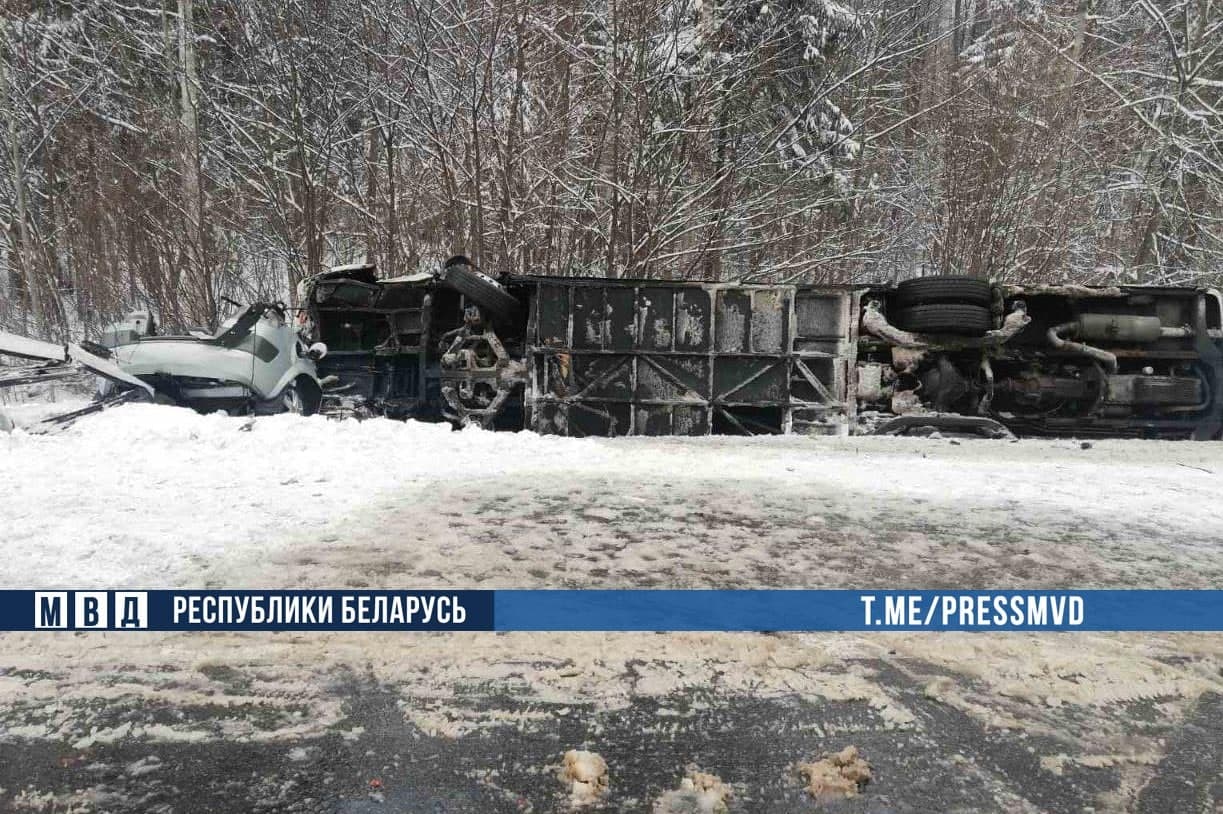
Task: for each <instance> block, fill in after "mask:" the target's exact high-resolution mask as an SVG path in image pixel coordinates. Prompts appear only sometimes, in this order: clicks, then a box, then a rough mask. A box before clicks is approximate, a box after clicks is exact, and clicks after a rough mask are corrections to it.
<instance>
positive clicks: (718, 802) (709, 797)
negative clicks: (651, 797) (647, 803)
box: [654, 765, 734, 814]
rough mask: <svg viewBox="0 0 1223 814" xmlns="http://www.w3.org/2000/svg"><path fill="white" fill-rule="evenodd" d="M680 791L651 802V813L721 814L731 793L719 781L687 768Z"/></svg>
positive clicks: (697, 770)
mask: <svg viewBox="0 0 1223 814" xmlns="http://www.w3.org/2000/svg"><path fill="white" fill-rule="evenodd" d="M687 772H688V773H687V774H686V775H684V779H683V780H681V781H679V788H678V789H675V790H673V791H668V792H665V793H664V794H663V795H662V796H661V797H659V798H658V799H657V800H655V801H654V814H724V812H726V811H728V810H729V809H728V808H727V803H728V802H729V801H730V800H731V798H733V797H734V791H733V789H732V788H731V786H730V785H729V784H727V783H723V782H722V778H720V777H718V776H717V775H715V774H710V773H709V772H703V771H701V770H700V769H699V768H698V767H697V766H693V765H690V766H688V769H687Z"/></svg>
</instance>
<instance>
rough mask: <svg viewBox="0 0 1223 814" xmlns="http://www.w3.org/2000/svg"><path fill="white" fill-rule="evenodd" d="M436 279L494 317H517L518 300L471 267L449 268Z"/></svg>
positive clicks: (458, 266)
mask: <svg viewBox="0 0 1223 814" xmlns="http://www.w3.org/2000/svg"><path fill="white" fill-rule="evenodd" d="M438 279H439V280H440V281H441V283H442V284H443V285H446V286H449V287H450V288H452V289H454V290H455V291H457V292H459V293H460V294H462V295H463V296H465V297H466V298H467V299H469V300H471V301H472V302H474V303H476V304H477V305H479V306H481V307H483V308H485V309H486V310H487V311H488V312H489V313H490V314H492V315H493V316H495V317H500V318H502V319H513V318H514V317H515V316H517V315H518V310H519V306H518V300H516V299H514V295H512V294H510V292H508V291H506V290H505V286H503V285H501V283H499V282H497V281H496V280H494V279H493V278H492V277H489V276H488V275H487V274H484V273H483V272H480V271H476V270H475V269H474V268H472V267H471V266H466V265H453V266H449V267H448V268H445V269H443V270H442V273H441V276H440V277H439V278H438Z"/></svg>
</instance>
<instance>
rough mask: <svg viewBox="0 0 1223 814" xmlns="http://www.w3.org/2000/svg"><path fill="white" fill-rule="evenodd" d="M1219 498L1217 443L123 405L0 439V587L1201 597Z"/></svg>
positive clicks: (1213, 561)
mask: <svg viewBox="0 0 1223 814" xmlns="http://www.w3.org/2000/svg"><path fill="white" fill-rule="evenodd" d="M1220 494H1223V445H1216V444H1189V443H1170V442H1135V441H1125V442H1094V443H1093V444H1091V445H1090V446H1089V448H1086V449H1084V448H1083V447H1082V446H1081V445H1080V444H1079V443H1077V442H1074V441H1023V442H1019V443H1008V442H1005V441H964V442H962V443H955V442H950V441H947V440H938V439H894V438H873V437H863V438H843V439H839V438H819V439H811V438H760V439H730V438H704V439H676V438H657V439H648V438H637V439H614V440H601V439H600V440H595V439H586V440H578V439H565V438H556V437H547V436H542V437H541V436H536V435H534V434H531V433H488V432H481V431H478V430H468V431H463V432H455V431H452V430H451V429H450V428H449V427H447V426H444V425H435V424H423V423H417V422H407V423H399V422H392V421H386V420H370V421H364V422H357V421H353V420H348V421H331V420H327V419H324V418H321V417H314V418H300V417H294V416H276V417H268V418H260V419H258V420H250V419H243V418H230V417H226V416H222V415H211V416H201V415H197V414H195V413H193V412H190V411H188V410H182V409H174V408H166V407H160V406H153V405H130V406H124V407H121V408H117V409H112V410H109V411H107V412H105V413H102V414H99V415H96V416H90V417H87V418H85V419H82V420H80V421H78V422H77V423H75V424H74V425H72V426H71V427H70V428H69V429H67V430H66V431H64V432H61V433H59V434H55V435H31V434H27V433H25V432H23V431H21V430H17V431H15V432H13V433H11V434H4V435H0V517H3V518H4V520H5V533H4V540H3V546H4V550H3V554H4V557H5V564H6V567H5V569H4V570H3V572H2V573H0V584H2V585H3V586H4V587H36V586H43V585H62V584H65V583H71V584H73V585H79V586H82V587H85V586H98V587H105V586H140V587H150V588H152V587H174V586H201V585H205V584H216V585H230V586H241V585H259V586H263V587H277V586H278V585H281V584H284V585H285V586H286V587H287V586H288V585H290V584H303V582H310V581H313V582H319V581H320V580H321V581H322V583H324V584H326V583H327V582H328V581H331V582H332V583H335V584H337V585H338V584H348V583H349V582H350V580H351V579H352V578H356V577H360V578H362V579H366V580H368V581H371V584H372V583H379V582H386V583H387V584H405V577H406V578H407V579H406V582H407V583H411V584H415V585H417V586H419V587H423V586H424V584H425V583H437V584H466V585H468V586H469V587H477V586H485V587H491V586H501V587H510V586H526V587H530V586H533V585H540V586H550V587H559V586H561V585H596V584H597V585H607V584H609V583H612V584H615V585H632V584H641V585H644V586H649V585H651V584H659V583H667V584H669V585H678V584H693V585H697V584H699V585H713V584H720V583H728V584H733V585H757V586H768V585H774V584H782V585H800V584H801V585H808V586H812V587H815V586H833V585H846V586H852V585H863V586H887V585H894V584H896V580H901V581H903V582H904V583H905V584H907V585H922V586H923V587H935V585H947V584H953V585H956V586H958V587H974V586H980V587H1011V586H1012V585H1014V586H1018V585H1021V584H1022V585H1037V584H1040V585H1074V586H1077V587H1089V586H1099V585H1110V584H1111V585H1127V586H1133V585H1147V586H1152V587H1153V586H1156V585H1164V584H1167V585H1177V586H1188V587H1206V586H1217V585H1219V584H1223V562H1221V559H1223V558H1221V557H1220V556H1219V541H1221V540H1223V512H1220V511H1219V509H1218V496H1219V495H1220ZM575 505H580V507H581V510H580V511H576V512H573V513H566V512H564V511H560V510H562V509H564V508H565V507H566V506H575ZM570 514H572V515H573V516H570ZM1040 542H1047V543H1048V545H1047V546H1040V545H1036V543H1040ZM346 557H347V559H346ZM295 558H296V559H298V560H300V559H302V558H306V559H308V560H310V562H309V563H308V565H309V566H310V567H309V568H308V569H303V568H296V569H294V568H293V567H292V565H293V563H294V562H295ZM267 563H274V564H275V565H274V567H271V568H264V567H262V566H263V565H265V564H267ZM320 566H321V567H320ZM949 568H950V569H951V570H950V571H948V570H947V569H949ZM286 569H287V570H286ZM914 569H916V571H914ZM999 569H1001V570H999ZM388 580H389V581H388ZM337 581H338V582H337Z"/></svg>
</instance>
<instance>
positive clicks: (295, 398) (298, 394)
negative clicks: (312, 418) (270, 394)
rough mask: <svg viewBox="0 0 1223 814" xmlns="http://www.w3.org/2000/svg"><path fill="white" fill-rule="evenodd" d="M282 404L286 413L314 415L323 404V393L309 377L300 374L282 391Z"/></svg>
mask: <svg viewBox="0 0 1223 814" xmlns="http://www.w3.org/2000/svg"><path fill="white" fill-rule="evenodd" d="M280 404H281V407H283V408H284V411H285V412H286V413H292V414H293V415H314V414H315V413H317V412H318V411H319V406H320V405H321V404H322V393H321V392H320V391H319V388H318V385H316V384H315V383H314V382H313V381H311V380H310V379H309V378H308V377H306V376H298V377H297V379H295V380H294V381H293V382H291V383H290V384H289V385H288V386H287V387H285V389H284V390H283V391H282V392H281V394H280Z"/></svg>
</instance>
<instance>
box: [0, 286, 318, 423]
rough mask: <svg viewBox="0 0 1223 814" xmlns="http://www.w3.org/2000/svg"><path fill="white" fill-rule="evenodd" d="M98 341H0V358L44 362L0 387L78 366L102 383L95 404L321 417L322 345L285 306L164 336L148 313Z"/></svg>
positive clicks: (252, 309)
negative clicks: (127, 401) (138, 399)
mask: <svg viewBox="0 0 1223 814" xmlns="http://www.w3.org/2000/svg"><path fill="white" fill-rule="evenodd" d="M101 339H102V341H101V342H97V343H94V342H87V343H82V344H81V345H69V346H67V347H66V348H65V347H61V346H58V345H54V344H52V343H46V342H37V341H35V340H30V339H25V338H23V337H18V336H13V335H11V334H4V335H0V353H4V354H10V355H14V356H21V357H25V358H32V359H41V360H44V361H45V362H47V363H48V364H44V365H41V366H38V367H32V368H25V369H21V370H18V371H15V372H11V373H9V374H6V375H5V376H4V377H0V385H6V384H7V385H14V384H28V383H32V382H35V381H47V380H49V379H51V378H56V377H59V376H62V375H67V374H68V372H69V371H68V370H67V365H68V363H76V364H78V365H80V366H82V367H84V368H85V369H87V370H90V371H92V372H93V373H96V374H97V375H98V377H99V385H98V393H97V400H96V402H97V403H98V404H101V405H105V404H107V403H109V402H111V401H112V400H115V399H118V398H123V397H128V396H131V395H133V394H138V395H141V396H143V397H147V398H148V399H152V400H153V401H157V402H160V403H165V404H177V405H181V406H185V407H192V408H194V409H196V410H199V411H201V412H213V411H216V410H224V411H227V412H232V413H259V414H266V413H278V412H291V413H299V414H302V415H312V414H314V413H317V412H318V410H319V407H320V405H321V404H322V396H323V391H322V385H321V383H320V382H319V377H318V370H317V368H316V363H317V362H318V360H319V359H322V358H323V357H324V356H326V353H327V348H326V346H325V345H324V344H322V343H313V344H311V345H306V344H305V343H304V342H303V341H302V339H301V336H300V335H299V333H298V331H297V328H296V326H295V325H294V324H293V322H292V320H290V319H289V317H288V310H287V308H286V306H285V305H284V304H283V303H265V302H258V303H254V304H252V305H248V306H245V307H240V308H239V309H238V310H237V311H236V312H235V313H234V314H233V315H232V316H230V317H229V318H228V319H226V320H225V321H224V322H222V323H221V326H220V328H219V329H218V330H217V331H215V332H207V331H202V330H197V331H192V332H191V333H189V334H187V335H159V334H157V333H156V327H155V322H154V320H153V318H152V316H151V315H150V314H148V313H147V312H134V313H132V314H130V315H129V316H128V317H127V319H125V320H124V321H122V322H120V323H115V324H112V325H110V326H108V327H107V328H106V330H105V331H104V332H103V335H102V338H101Z"/></svg>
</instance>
